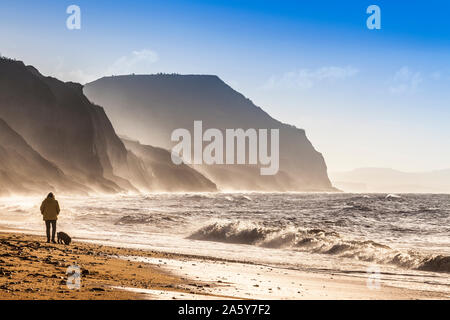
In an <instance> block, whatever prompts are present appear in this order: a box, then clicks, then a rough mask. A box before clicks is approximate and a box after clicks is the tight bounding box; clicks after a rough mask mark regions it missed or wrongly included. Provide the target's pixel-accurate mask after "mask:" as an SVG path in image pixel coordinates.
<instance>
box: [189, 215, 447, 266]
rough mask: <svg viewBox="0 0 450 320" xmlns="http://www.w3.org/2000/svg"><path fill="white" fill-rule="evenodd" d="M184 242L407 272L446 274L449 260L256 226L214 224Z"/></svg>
mask: <svg viewBox="0 0 450 320" xmlns="http://www.w3.org/2000/svg"><path fill="white" fill-rule="evenodd" d="M188 238H189V239H193V240H203V241H215V242H225V243H234V244H247V245H255V246H260V247H265V248H289V249H292V250H297V251H305V252H312V253H319V254H329V255H335V256H339V257H342V258H351V259H357V260H360V261H365V262H373V263H379V264H392V265H396V266H398V267H402V268H407V269H418V270H424V271H435V272H450V257H449V256H442V255H438V256H430V255H424V254H421V253H419V252H416V251H413V250H408V251H407V252H402V251H399V250H396V249H393V248H391V247H389V246H386V245H384V244H381V243H377V242H375V241H371V240H365V241H361V240H352V239H345V238H343V237H342V236H341V235H340V234H338V233H336V232H334V231H327V230H322V229H301V228H296V227H282V228H276V227H265V226H262V225H259V224H256V223H243V222H227V223H221V222H215V223H212V224H209V225H206V226H204V227H202V228H200V229H198V230H197V231H195V232H194V233H192V234H191V235H190V236H189V237H188Z"/></svg>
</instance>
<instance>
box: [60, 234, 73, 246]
mask: <svg viewBox="0 0 450 320" xmlns="http://www.w3.org/2000/svg"><path fill="white" fill-rule="evenodd" d="M57 236H58V243H61V244H62V243H64V244H65V245H69V244H70V243H71V242H72V238H71V237H69V235H68V234H67V233H65V232H58V233H57Z"/></svg>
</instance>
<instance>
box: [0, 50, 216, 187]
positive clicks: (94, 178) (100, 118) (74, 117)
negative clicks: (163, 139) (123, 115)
mask: <svg viewBox="0 0 450 320" xmlns="http://www.w3.org/2000/svg"><path fill="white" fill-rule="evenodd" d="M0 118H1V119H2V120H3V122H2V126H1V129H2V132H1V133H0V134H1V135H2V139H1V140H0V148H3V149H1V150H2V151H4V152H3V153H2V155H3V157H4V163H13V162H14V161H15V159H18V158H17V157H19V156H23V157H25V156H24V154H25V153H26V154H27V155H28V157H25V158H27V159H28V158H29V159H34V160H33V161H32V163H27V162H23V166H22V167H21V168H22V169H20V168H19V167H16V168H15V169H17V170H15V169H14V170H10V173H9V175H4V176H3V178H1V177H0V180H1V181H0V184H1V186H2V190H3V193H8V192H10V193H14V192H19V191H20V190H23V193H28V192H27V190H28V189H30V191H35V188H26V187H23V188H16V187H14V188H13V187H12V186H13V184H11V183H8V182H7V181H9V180H11V177H12V176H13V173H14V172H16V173H17V175H15V177H16V178H17V179H13V180H15V183H17V184H18V185H21V183H22V182H23V183H25V181H27V185H31V184H35V185H36V186H38V185H39V184H40V183H42V184H41V188H40V189H39V190H40V191H39V190H38V191H39V192H40V193H45V192H46V191H47V189H49V187H50V184H51V183H50V182H54V183H53V184H51V186H52V187H53V188H52V190H54V189H56V190H57V191H59V192H70V193H72V192H73V191H74V190H78V191H79V192H80V193H117V192H138V191H152V185H153V182H152V180H153V172H150V171H149V170H147V169H148V168H146V166H145V162H144V160H142V159H140V158H139V157H137V156H136V155H134V154H133V153H132V152H130V151H128V150H127V149H126V148H125V146H124V144H123V142H122V141H121V140H120V138H119V137H118V136H117V135H116V132H115V130H114V128H113V126H112V124H111V122H110V121H109V119H108V117H107V116H106V114H105V112H104V110H103V108H102V107H100V106H97V105H94V104H92V103H91V102H90V101H89V100H88V99H87V98H86V97H85V96H84V94H83V87H82V86H81V85H79V84H76V83H70V82H69V83H64V82H62V81H59V80H57V79H55V78H51V77H45V76H43V75H41V74H40V73H39V72H38V71H37V70H36V69H35V68H33V67H31V66H25V65H24V64H23V63H22V62H20V61H13V60H9V59H0ZM12 132H13V133H15V134H16V136H15V138H14V139H13V140H14V141H15V143H14V144H12V145H15V144H17V145H21V146H22V148H21V150H22V151H23V152H22V153H21V154H19V155H17V154H13V153H11V149H8V148H6V149H5V143H6V142H7V140H5V139H6V138H5V137H9V138H12V137H13V133H12ZM6 133H8V134H6ZM9 146H11V144H9ZM26 146H28V147H26ZM5 150H6V151H5ZM30 155H32V156H30ZM38 163H39V164H40V166H39V165H37V164H38ZM41 167H42V168H45V170H46V171H45V170H43V169H42V170H40V169H39V168H41ZM19 169H20V170H19ZM5 171H7V170H6V169H5ZM63 177H64V178H63ZM8 179H9V180H8ZM60 181H64V183H62V182H61V183H56V182H60ZM45 182H48V183H45ZM23 186H24V185H23ZM186 187H187V188H188V186H186ZM185 191H190V190H189V189H187V190H185ZM203 191H211V189H206V190H203Z"/></svg>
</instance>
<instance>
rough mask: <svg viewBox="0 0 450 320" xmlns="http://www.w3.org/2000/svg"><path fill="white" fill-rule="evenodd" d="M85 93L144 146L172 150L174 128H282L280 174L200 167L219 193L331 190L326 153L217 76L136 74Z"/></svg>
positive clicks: (251, 168) (118, 127) (106, 81)
mask: <svg viewBox="0 0 450 320" xmlns="http://www.w3.org/2000/svg"><path fill="white" fill-rule="evenodd" d="M84 93H85V94H86V96H87V97H88V98H89V99H90V100H91V101H92V102H94V103H97V104H100V105H102V106H103V107H104V108H105V110H106V113H107V114H108V117H109V118H110V119H111V121H112V123H113V125H114V127H115V129H116V130H117V131H118V132H119V133H120V134H124V135H127V136H129V137H132V138H135V139H138V140H139V141H141V142H142V143H145V144H150V145H153V146H158V147H162V148H165V149H171V148H172V147H173V146H174V145H175V143H174V142H172V141H171V134H172V132H173V130H175V129H178V128H185V129H188V130H189V131H190V132H193V123H194V121H197V120H201V121H202V122H203V129H204V130H206V129H208V128H217V129H220V130H225V129H237V128H242V129H244V130H246V129H249V128H254V129H279V130H280V170H279V172H278V173H277V174H276V175H274V176H261V175H260V170H259V167H258V166H249V165H196V166H195V167H194V168H195V169H196V170H198V171H200V172H202V173H203V174H204V175H205V176H207V177H208V178H210V179H211V180H212V181H213V182H215V183H216V184H217V185H218V187H219V188H221V189H232V190H264V191H333V190H335V189H334V188H333V187H332V185H331V183H330V180H329V179H328V176H327V168H326V165H325V161H324V159H323V157H322V155H321V154H320V153H319V152H317V151H316V150H315V149H314V147H313V145H312V144H311V142H310V141H309V140H308V138H307V137H306V134H305V131H304V130H303V129H298V128H296V127H294V126H290V125H287V124H283V123H281V122H279V121H277V120H275V119H273V118H272V117H270V116H269V115H268V114H267V113H266V112H264V111H263V110H262V109H261V108H259V107H257V106H255V105H254V104H253V103H252V102H251V101H250V100H249V99H247V98H245V97H244V96H243V95H242V94H240V93H238V92H236V91H235V90H233V89H232V88H231V87H229V86H228V85H226V84H225V83H224V82H223V81H222V80H220V79H219V78H218V77H216V76H203V75H142V76H141V75H132V76H116V77H106V78H102V79H99V80H97V81H94V82H92V83H89V84H87V85H86V86H85V87H84Z"/></svg>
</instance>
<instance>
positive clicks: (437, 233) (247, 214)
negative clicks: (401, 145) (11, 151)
mask: <svg viewBox="0 0 450 320" xmlns="http://www.w3.org/2000/svg"><path fill="white" fill-rule="evenodd" d="M42 200H43V199H41V198H35V197H9V198H1V199H0V229H3V230H17V232H27V233H34V234H42V235H44V233H45V226H44V223H43V221H42V216H41V214H40V212H39V206H40V203H41V201H42ZM58 200H59V202H60V206H61V209H62V211H61V214H60V217H59V220H58V230H59V231H65V232H67V233H68V234H70V235H71V236H72V237H73V238H74V239H77V240H81V241H87V242H95V243H104V244H111V245H118V246H123V247H133V248H143V249H152V250H160V251H165V252H172V253H180V254H186V255H196V256H202V257H212V258H219V259H224V260H228V261H239V262H243V263H249V264H261V265H265V266H273V267H277V268H286V269H291V270H299V271H308V272H317V273H328V274H344V275H349V276H353V277H367V274H368V273H373V272H376V273H378V274H379V275H380V276H381V277H383V279H384V281H385V282H386V283H388V284H390V285H393V286H398V287H405V288H413V289H422V290H437V291H445V292H449V293H450V195H448V194H350V193H257V192H230V193H224V192H223V193H152V194H146V195H114V196H111V195H108V196H92V197H60V198H58Z"/></svg>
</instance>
